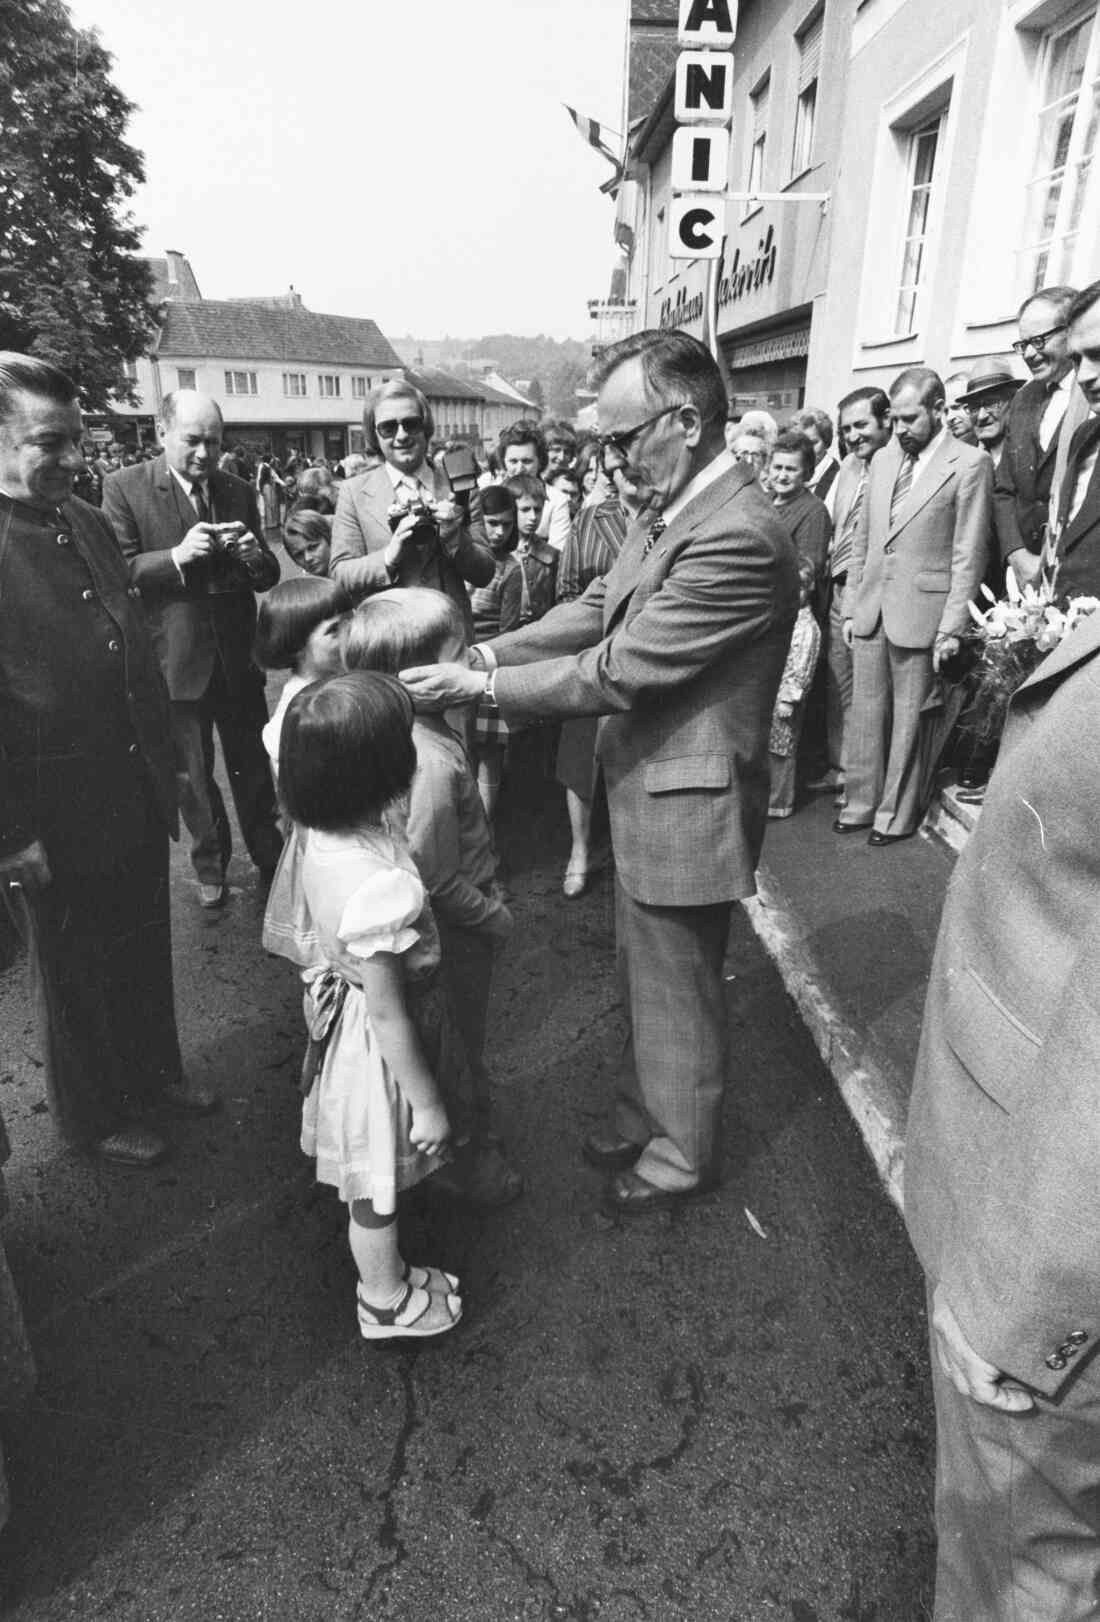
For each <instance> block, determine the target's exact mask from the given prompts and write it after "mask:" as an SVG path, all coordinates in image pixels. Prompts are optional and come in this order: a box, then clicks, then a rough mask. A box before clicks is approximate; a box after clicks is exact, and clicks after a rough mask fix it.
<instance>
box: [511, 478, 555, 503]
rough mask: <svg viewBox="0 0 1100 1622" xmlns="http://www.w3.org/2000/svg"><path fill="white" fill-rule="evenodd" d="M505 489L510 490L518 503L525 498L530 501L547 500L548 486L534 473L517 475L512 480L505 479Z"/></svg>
mask: <svg viewBox="0 0 1100 1622" xmlns="http://www.w3.org/2000/svg"><path fill="white" fill-rule="evenodd" d="M504 488H505V489H506V490H509V491H510V492H511V493H512V495H513V496H514V497H515V499H516V500H517V501H521V500H522V499H523V498H524V497H526V499H527V500H528V501H545V500H546V486H545V484H543V482H542V480H541V479H537V478H536V477H535V475H534V474H533V473H516V474H515V475H514V476H513V477H512V478H510V479H505V481H504Z"/></svg>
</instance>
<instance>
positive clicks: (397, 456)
mask: <svg viewBox="0 0 1100 1622" xmlns="http://www.w3.org/2000/svg"><path fill="white" fill-rule="evenodd" d="M434 433H435V423H434V421H433V419H432V412H431V407H430V406H429V404H428V402H427V400H426V399H425V397H424V395H423V394H421V392H420V390H419V389H417V388H414V386H413V385H412V384H411V383H409V382H406V381H405V379H404V378H394V379H393V380H392V381H391V382H389V383H383V384H382V386H381V387H380V388H377V389H375V390H374V392H373V393H372V394H371V396H370V398H369V399H368V401H367V404H366V407H365V408H364V411H363V440H364V447H365V449H366V451H367V452H368V453H369V454H371V455H375V456H381V458H382V463H381V465H380V466H379V467H373V468H371V469H370V470H369V472H367V473H359V474H357V475H356V476H355V477H354V478H352V479H345V480H344V483H343V484H342V485H341V487H340V494H339V497H338V498H337V502H336V515H335V517H334V518H333V520H332V554H331V557H330V559H329V574H330V575H331V577H332V579H333V580H338V581H339V582H340V584H341V585H342V586H344V587H346V589H347V590H348V591H349V592H350V593H351V595H352V597H353V598H354V599H355V600H356V601H359V600H360V599H361V598H363V597H368V596H370V595H371V593H372V592H376V591H387V590H388V589H389V588H390V587H391V586H431V587H433V588H434V589H435V590H436V591H442V592H443V593H445V595H446V596H448V597H450V598H451V600H452V602H454V603H455V604H456V606H457V607H458V608H459V610H460V611H461V613H462V618H463V622H464V623H465V626H466V632H467V635H468V636H472V635H473V619H472V616H471V614H470V599H469V596H468V595H467V592H466V583H467V581H468V582H469V583H470V585H473V586H487V585H488V584H489V581H490V580H491V579H492V578H493V573H494V570H495V568H496V564H495V561H494V559H493V554H492V553H491V552H490V550H489V548H488V547H487V546H486V545H485V544H484V543H483V542H482V541H479V540H476V539H475V538H474V537H473V536H472V535H471V534H470V531H469V529H468V528H467V523H466V514H465V512H464V510H463V508H462V506H461V505H460V504H459V503H458V502H456V501H455V499H454V497H453V494H452V491H451V487H450V484H449V482H448V480H447V476H446V474H445V473H443V472H442V471H441V470H440V469H438V468H435V467H433V466H432V464H431V462H430V461H429V460H428V446H429V444H430V443H431V439H432V436H433V434H434ZM402 508H404V509H406V510H405V512H404V515H403V516H402V515H401V514H400V509H402ZM425 508H426V509H428V511H427V512H425V510H424V509H425Z"/></svg>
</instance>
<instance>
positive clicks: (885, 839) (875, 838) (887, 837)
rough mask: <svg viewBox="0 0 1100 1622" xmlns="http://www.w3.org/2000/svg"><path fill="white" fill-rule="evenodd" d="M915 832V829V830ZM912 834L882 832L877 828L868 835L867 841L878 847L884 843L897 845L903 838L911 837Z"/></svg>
mask: <svg viewBox="0 0 1100 1622" xmlns="http://www.w3.org/2000/svg"><path fill="white" fill-rule="evenodd" d="M914 832H915V830H914ZM912 837H913V835H912V834H880V833H879V831H878V829H877V828H875V829H873V830H872V832H871V833H869V834H868V835H867V843H868V844H869V845H874V846H875V848H876V849H878V848H879V847H880V846H882V845H896V844H897V843H898V842H899V841H900V840H902V839H911V838H912Z"/></svg>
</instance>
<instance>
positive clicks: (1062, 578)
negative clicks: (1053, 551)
mask: <svg viewBox="0 0 1100 1622" xmlns="http://www.w3.org/2000/svg"><path fill="white" fill-rule="evenodd" d="M1098 439H1100V418H1097V417H1090V418H1089V419H1088V421H1087V422H1083V423H1082V424H1081V426H1080V427H1079V428H1078V429H1077V432H1076V433H1075V434H1074V436H1073V439H1072V440H1071V442H1070V447H1069V457H1068V460H1067V462H1066V476H1065V479H1064V481H1063V484H1062V491H1061V511H1060V512H1059V520H1060V522H1059V530H1060V533H1059V539H1058V592H1059V595H1060V596H1066V595H1069V594H1072V595H1074V596H1078V595H1080V594H1081V593H1085V594H1087V595H1088V596H1100V456H1098V457H1097V459H1096V462H1095V464H1094V466H1093V469H1092V477H1091V478H1090V479H1089V483H1088V489H1087V490H1086V491H1085V499H1084V501H1083V502H1082V503H1081V506H1080V508H1079V510H1078V512H1077V514H1076V516H1075V517H1074V518H1073V520H1072V522H1069V523H1067V522H1066V514H1067V513H1068V511H1069V508H1070V506H1071V505H1072V502H1073V496H1074V492H1075V489H1076V485H1077V467H1078V463H1079V461H1080V459H1081V458H1082V457H1084V456H1086V455H1087V454H1088V453H1089V451H1090V450H1092V449H1093V448H1094V447H1095V445H1096V443H1097V440H1098Z"/></svg>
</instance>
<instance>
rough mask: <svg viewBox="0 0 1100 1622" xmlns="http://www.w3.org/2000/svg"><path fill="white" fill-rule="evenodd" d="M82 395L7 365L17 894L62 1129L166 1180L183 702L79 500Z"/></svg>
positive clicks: (0, 515) (11, 796)
mask: <svg viewBox="0 0 1100 1622" xmlns="http://www.w3.org/2000/svg"><path fill="white" fill-rule="evenodd" d="M75 396H76V390H75V388H74V386H73V384H72V382H71V381H70V380H69V379H68V378H67V377H66V376H65V375H64V374H63V373H61V372H59V371H58V370H57V368H56V367H54V366H50V365H48V364H47V363H46V362H45V361H41V360H37V359H32V358H31V357H30V356H27V355H15V354H2V355H0V893H2V894H3V896H4V898H5V899H6V901H7V902H8V905H9V908H10V910H11V913H12V916H13V918H14V920H15V923H16V926H17V927H18V928H19V929H20V932H21V933H22V934H23V936H24V938H25V940H26V942H27V946H28V949H29V954H30V962H31V973H32V983H33V988H34V994H35V1004H36V1012H37V1015H38V1021H39V1028H40V1032H41V1040H42V1049H43V1057H44V1063H45V1071H46V1085H47V1089H48V1092H49V1097H50V1103H51V1108H52V1111H53V1114H54V1118H55V1120H56V1121H57V1124H58V1126H59V1127H60V1129H61V1131H62V1132H63V1133H64V1135H65V1136H66V1137H67V1138H68V1139H69V1140H70V1141H71V1142H73V1143H74V1144H75V1145H77V1146H78V1147H79V1148H82V1149H86V1150H89V1151H91V1152H93V1153H96V1154H98V1155H99V1156H100V1157H101V1158H102V1159H105V1160H109V1161H114V1162H119V1163H122V1164H125V1165H130V1166H149V1165H153V1164H155V1162H156V1161H158V1160H159V1159H161V1158H162V1157H163V1155H164V1152H165V1146H164V1142H163V1140H162V1139H161V1138H160V1137H159V1135H158V1134H157V1133H156V1132H154V1131H152V1130H151V1128H150V1126H149V1124H148V1121H149V1118H150V1117H151V1116H153V1115H154V1114H155V1113H156V1112H157V1111H159V1110H160V1109H162V1108H164V1107H166V1106H167V1107H171V1108H175V1109H177V1110H189V1111H191V1112H193V1113H205V1112H207V1111H209V1110H210V1109H213V1108H214V1107H215V1103H216V1101H215V1099H214V1098H213V1096H212V1095H211V1094H209V1093H206V1092H204V1091H202V1090H201V1089H198V1088H194V1087H189V1086H188V1085H187V1084H186V1083H185V1082H183V1081H182V1079H181V1069H180V1053H179V1043H178V1040H177V1036H176V1018H175V1009H174V1005H173V998H172V941H171V926H170V920H169V907H168V838H169V834H170V833H171V834H174V833H175V830H176V793H175V770H174V764H173V758H172V743H171V737H170V727H169V719H168V699H167V695H166V693H165V690H164V682H163V680H162V678H161V674H160V671H159V669H158V668H157V659H156V654H155V652H154V649H153V645H152V642H151V640H150V637H149V632H148V628H147V626H146V622H145V616H144V615H143V613H142V612H141V608H140V605H139V603H138V601H137V591H136V588H135V587H133V586H132V585H131V584H130V582H129V579H128V577H127V571H126V565H125V563H124V561H123V559H122V557H121V556H120V554H119V550H118V547H117V545H116V543H115V538H114V536H113V534H112V533H111V529H110V527H109V525H108V524H107V523H106V522H105V521H104V519H103V518H102V516H101V515H100V513H99V512H98V511H97V510H96V509H95V508H94V507H90V506H88V505H87V504H86V503H85V502H82V501H78V500H76V499H74V498H73V496H72V493H71V492H72V483H73V477H74V475H75V473H76V470H77V468H79V467H80V465H81V461H82V457H81V449H80V441H81V418H80V408H79V406H78V404H77V401H76V397H75Z"/></svg>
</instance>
